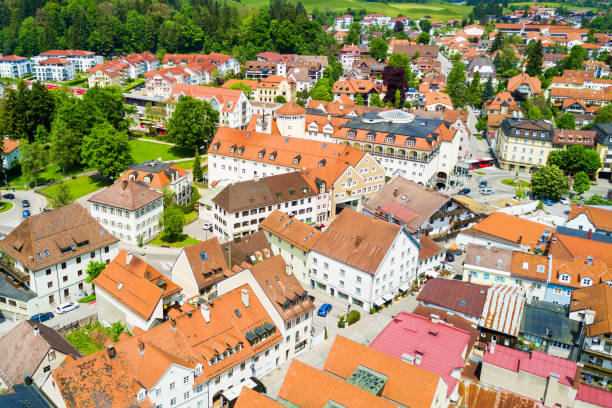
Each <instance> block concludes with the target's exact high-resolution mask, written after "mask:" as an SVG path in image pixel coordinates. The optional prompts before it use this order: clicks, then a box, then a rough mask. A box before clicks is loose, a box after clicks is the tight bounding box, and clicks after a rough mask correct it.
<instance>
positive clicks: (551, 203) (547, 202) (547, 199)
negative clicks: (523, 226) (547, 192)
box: [542, 198, 554, 207]
mask: <svg viewBox="0 0 612 408" xmlns="http://www.w3.org/2000/svg"><path fill="white" fill-rule="evenodd" d="M542 202H543V203H544V204H546V205H547V206H549V207H550V206H551V205H553V204H554V202H553V200H551V199H550V198H545V199H543V200H542Z"/></svg>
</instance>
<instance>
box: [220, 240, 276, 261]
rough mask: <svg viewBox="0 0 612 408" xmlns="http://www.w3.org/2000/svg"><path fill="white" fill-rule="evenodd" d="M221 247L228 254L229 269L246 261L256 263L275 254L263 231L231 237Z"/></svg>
mask: <svg viewBox="0 0 612 408" xmlns="http://www.w3.org/2000/svg"><path fill="white" fill-rule="evenodd" d="M221 249H222V250H223V251H224V252H223V253H225V254H227V257H228V267H229V269H233V268H234V267H235V266H238V267H242V266H243V264H244V263H245V262H246V263H247V264H251V265H254V264H256V263H258V262H262V261H263V260H265V259H268V258H270V257H271V256H273V255H274V254H273V253H272V246H271V245H270V243H269V242H268V238H267V237H266V234H265V233H264V232H263V231H257V232H253V233H252V234H249V235H246V236H243V237H235V238H234V239H230V240H229V241H227V242H225V243H224V244H222V245H221Z"/></svg>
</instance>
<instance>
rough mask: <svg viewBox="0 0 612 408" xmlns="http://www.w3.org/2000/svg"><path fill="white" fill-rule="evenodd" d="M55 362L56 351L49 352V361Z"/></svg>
mask: <svg viewBox="0 0 612 408" xmlns="http://www.w3.org/2000/svg"><path fill="white" fill-rule="evenodd" d="M53 360H55V350H51V351H49V361H53Z"/></svg>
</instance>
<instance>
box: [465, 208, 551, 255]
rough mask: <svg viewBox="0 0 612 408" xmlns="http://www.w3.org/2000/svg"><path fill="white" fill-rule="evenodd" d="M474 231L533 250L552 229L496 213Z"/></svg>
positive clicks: (476, 226)
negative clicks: (543, 235)
mask: <svg viewBox="0 0 612 408" xmlns="http://www.w3.org/2000/svg"><path fill="white" fill-rule="evenodd" d="M472 230H475V231H478V232H481V233H484V234H487V235H490V236H492V237H497V238H501V239H503V240H506V241H510V242H513V243H516V244H520V245H527V246H530V247H532V248H535V247H537V246H538V243H539V240H540V238H541V236H542V234H544V233H545V232H546V230H549V232H550V227H549V226H548V225H546V224H540V223H538V222H534V221H529V220H527V219H525V218H521V217H517V216H516V215H510V214H506V213H502V212H494V213H493V214H491V215H489V216H488V217H487V218H485V219H483V220H482V221H480V222H479V223H478V224H476V225H474V226H473V227H472Z"/></svg>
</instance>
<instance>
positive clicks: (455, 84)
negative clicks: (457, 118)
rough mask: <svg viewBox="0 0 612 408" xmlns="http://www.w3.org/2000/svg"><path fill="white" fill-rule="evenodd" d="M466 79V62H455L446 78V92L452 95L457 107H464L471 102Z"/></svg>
mask: <svg viewBox="0 0 612 408" xmlns="http://www.w3.org/2000/svg"><path fill="white" fill-rule="evenodd" d="M466 81H467V80H466V77H465V64H464V63H463V62H461V61H457V62H455V64H453V69H451V71H450V73H449V74H448V78H447V79H446V90H445V91H444V92H446V93H447V94H448V95H449V96H450V98H451V100H452V101H453V105H454V106H455V107H456V108H463V107H464V106H465V105H466V104H467V103H468V102H469V95H468V89H467V86H466Z"/></svg>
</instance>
